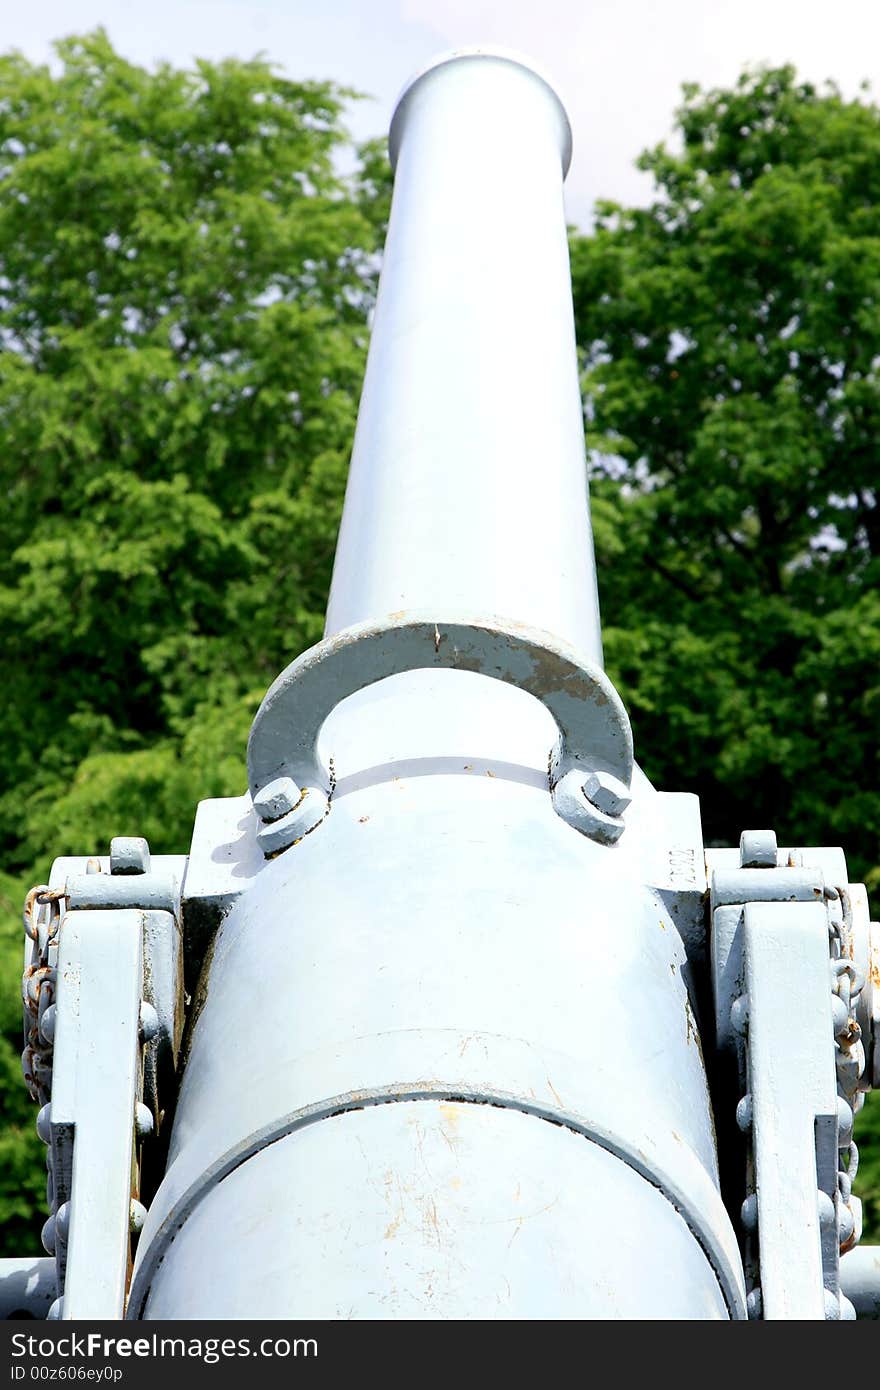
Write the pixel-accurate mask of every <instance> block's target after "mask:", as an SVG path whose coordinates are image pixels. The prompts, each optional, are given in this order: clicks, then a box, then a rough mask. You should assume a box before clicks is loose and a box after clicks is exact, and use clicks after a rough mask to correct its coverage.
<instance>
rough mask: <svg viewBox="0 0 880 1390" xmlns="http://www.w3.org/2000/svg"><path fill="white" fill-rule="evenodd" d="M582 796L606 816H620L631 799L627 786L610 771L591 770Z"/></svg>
mask: <svg viewBox="0 0 880 1390" xmlns="http://www.w3.org/2000/svg"><path fill="white" fill-rule="evenodd" d="M583 792H584V796H585V797H586V798H587V800H588V801H589V803H590V805H591V806H595V808H596V810H597V811H602V812H603V814H604V815H606V816H622V815H623V813H624V811H625V810H626V808H627V806H628V805H629V804H630V802H631V801H632V797H631V795H630V790H629V787H628V786H627V785H626V783H625V782H621V780H620V778H619V777H614V776H613V775H612V774H611V773H610V772H598V771H596V772H591V773H590V774H589V776H588V777H587V779H586V781H585V782H584V785H583Z"/></svg>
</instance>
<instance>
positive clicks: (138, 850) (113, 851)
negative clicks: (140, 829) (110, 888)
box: [110, 835, 150, 874]
mask: <svg viewBox="0 0 880 1390" xmlns="http://www.w3.org/2000/svg"><path fill="white" fill-rule="evenodd" d="M110 872H111V874H148V873H149V872H150V846H149V845H148V844H147V842H146V840H143V839H141V838H140V836H138V835H117V836H116V838H115V839H114V840H111V841H110Z"/></svg>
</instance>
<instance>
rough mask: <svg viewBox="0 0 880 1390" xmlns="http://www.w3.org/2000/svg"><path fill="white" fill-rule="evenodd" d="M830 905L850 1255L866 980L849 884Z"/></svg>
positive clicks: (835, 891) (857, 1232)
mask: <svg viewBox="0 0 880 1390" xmlns="http://www.w3.org/2000/svg"><path fill="white" fill-rule="evenodd" d="M825 898H826V903H827V907H828V935H829V944H830V954H831V976H832V1012H833V1018H834V1024H833V1027H834V1061H835V1069H836V1072H837V1094H838V1096H839V1098H840V1101H841V1106H840V1119H839V1124H838V1152H839V1155H840V1160H841V1162H840V1167H839V1171H838V1174H837V1202H836V1206H837V1209H838V1233H839V1237H840V1253H841V1255H845V1254H846V1253H847V1252H848V1251H850V1250H852V1249H853V1248H854V1247H855V1246H856V1245H857V1244H858V1241H859V1238H860V1236H861V1233H862V1211H861V1202H860V1201H859V1199H858V1198H857V1197H854V1196H853V1191H852V1189H853V1183H854V1182H855V1179H856V1174H857V1173H858V1168H859V1151H858V1147H857V1145H856V1143H855V1141H854V1140H853V1137H852V1126H853V1121H854V1120H855V1117H856V1115H857V1114H858V1112H859V1111H860V1110H861V1108H862V1106H863V1105H864V1103H865V1096H864V1091H863V1090H862V1078H863V1076H864V1072H865V1065H866V1058H865V1047H864V1043H863V1042H862V1030H861V1028H860V1026H859V1023H858V1020H857V1019H856V1003H857V1001H858V998H859V995H860V994H861V992H862V989H863V988H864V985H865V979H864V976H863V975H862V974H861V972H860V971H859V969H858V967H857V966H856V963H855V940H854V934H853V919H852V904H851V902H850V898H849V893H848V892H847V890H846V888H828V889H826V891H825Z"/></svg>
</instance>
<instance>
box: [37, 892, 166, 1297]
mask: <svg viewBox="0 0 880 1390" xmlns="http://www.w3.org/2000/svg"><path fill="white" fill-rule="evenodd" d="M60 941H61V944H60V946H59V953H58V985H57V995H56V1025H55V1064H54V1069H53V1077H52V1102H51V1113H50V1119H51V1131H52V1148H53V1152H54V1153H55V1162H56V1164H57V1163H58V1162H59V1156H60V1154H61V1152H69V1150H70V1145H71V1142H72V1146H73V1170H72V1180H71V1185H70V1220H69V1234H68V1237H67V1241H66V1252H64V1258H63V1260H62V1263H63V1265H64V1266H65V1275H64V1296H63V1305H62V1311H61V1316H62V1318H63V1319H64V1320H65V1321H68V1320H76V1319H82V1318H120V1317H122V1316H123V1313H124V1310H125V1297H126V1289H127V1282H128V1273H129V1219H130V1205H131V1182H132V1159H133V1139H134V1106H135V1100H136V1096H137V1080H138V1068H139V1065H140V1058H139V1046H138V1020H139V1012H140V1003H141V997H142V989H143V914H142V913H140V912H137V911H134V910H131V909H128V910H123V911H118V912H108V911H98V912H88V911H84V912H69V913H67V915H66V916H65V918H64V922H63V926H62V930H61V937H60ZM58 1238H60V1237H58Z"/></svg>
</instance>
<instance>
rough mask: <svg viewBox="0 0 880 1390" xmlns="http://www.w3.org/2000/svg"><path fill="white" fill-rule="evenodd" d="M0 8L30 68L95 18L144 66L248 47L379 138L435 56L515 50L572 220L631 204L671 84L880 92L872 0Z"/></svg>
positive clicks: (245, 51) (29, 4) (38, 3)
mask: <svg viewBox="0 0 880 1390" xmlns="http://www.w3.org/2000/svg"><path fill="white" fill-rule="evenodd" d="M0 15H2V21H3V22H2V25H0V48H13V47H14V48H20V49H22V50H23V51H24V52H25V53H26V54H27V55H28V57H30V58H32V59H35V60H39V61H45V60H46V59H47V58H48V57H49V54H50V46H51V43H52V40H53V39H56V38H59V37H61V36H62V35H65V34H70V33H83V32H85V31H86V30H88V29H91V28H94V27H95V26H97V25H99V24H103V26H104V27H105V28H106V29H107V30H108V32H109V34H110V37H111V39H112V40H113V42H114V44H115V46H116V47H117V49H119V51H120V52H122V53H123V54H124V55H125V56H126V57H127V58H130V59H132V60H134V61H136V62H139V63H144V64H150V63H152V62H153V61H155V60H156V59H158V58H167V59H169V60H171V61H172V62H174V63H176V64H178V65H181V66H183V65H186V64H188V63H189V62H190V60H191V59H192V58H193V57H194V56H201V57H208V58H220V57H226V56H229V55H234V56H237V57H241V58H250V57H253V56H254V54H255V53H258V52H260V51H263V52H265V54H266V55H267V56H268V57H269V58H271V59H272V60H273V61H274V62H276V63H278V64H279V65H280V66H281V67H282V68H283V69H284V70H285V71H286V72H287V73H288V74H289V75H290V76H292V77H314V78H332V79H334V80H335V81H337V82H339V83H342V84H344V85H347V86H353V87H356V88H357V89H358V90H360V91H362V92H366V93H369V94H370V96H371V98H372V100H371V101H369V102H363V103H360V104H359V106H358V107H357V108H356V109H355V110H354V111H353V112H352V114H351V116H350V120H349V125H350V128H351V129H352V131H353V133H354V134H355V135H356V136H357V137H358V138H361V137H364V136H367V135H374V134H382V133H385V132H386V131H387V127H388V120H389V117H390V114H391V110H392V108H393V105H394V100H395V97H396V95H397V93H398V91H399V90H400V88H401V87H402V86H403V84H404V82H405V81H406V79H407V77H408V76H409V75H410V74H411V73H412V72H413V71H414V70H415V69H417V68H419V67H421V66H422V65H423V64H424V63H425V62H426V61H427V60H428V59H429V58H431V57H433V56H434V55H435V54H436V53H438V52H442V51H443V50H445V49H449V48H458V47H461V46H463V45H471V44H496V45H500V46H503V47H505V48H513V49H517V50H519V51H520V52H521V53H522V54H524V55H525V56H528V57H531V58H533V59H534V60H535V61H536V62H537V63H539V64H540V65H541V66H542V67H543V68H544V69H545V70H546V72H547V73H548V75H549V76H550V77H551V78H553V80H554V81H555V83H556V85H557V87H558V89H559V91H560V93H561V95H562V97H563V99H564V101H565V103H566V105H567V107H568V112H569V116H570V117H571V123H572V126H573V128H574V160H573V163H572V168H571V172H570V174H569V177H568V184H567V200H568V215H569V218H570V220H571V221H572V222H576V223H578V224H579V225H581V226H584V225H586V224H587V223H588V221H589V210H590V208H591V206H592V203H593V200H594V199H595V198H597V197H609V198H617V199H620V200H621V201H624V202H637V201H644V200H645V198H646V196H647V190H648V189H649V187H650V184H649V183H648V181H647V178H646V176H645V175H641V174H639V173H637V172H636V171H635V170H634V169H633V167H632V166H633V160H634V159H635V157H636V155H637V154H638V153H639V151H640V150H642V149H643V148H644V147H645V146H647V145H652V144H656V143H657V142H658V141H659V140H662V139H664V138H665V137H666V136H667V135H668V134H669V131H670V127H671V118H672V112H673V109H674V107H675V105H676V103H677V101H678V97H679V92H680V87H681V83H682V82H687V81H696V82H699V83H701V84H702V85H704V86H715V85H718V84H726V83H730V82H732V81H734V80H735V78H736V76H737V75H738V73H739V72H740V71H741V70H742V68H743V66H744V65H745V64H747V63H756V62H762V61H769V62H773V63H780V62H793V63H795V64H796V66H797V67H798V70H799V71H800V73H801V74H802V75H803V76H804V77H808V78H810V79H812V80H814V81H820V82H821V81H822V80H823V79H825V78H826V77H832V78H834V79H835V80H836V81H837V82H838V83H839V84H840V86H841V87H842V88H843V89H844V91H846V92H848V93H850V94H853V95H854V94H855V93H856V91H857V89H858V86H859V83H860V82H861V81H862V80H863V79H868V80H869V81H871V82H872V84H873V85H874V87H875V92H877V93H880V0H834V3H831V0H821V3H820V0H148V2H147V3H145V0H0Z"/></svg>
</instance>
